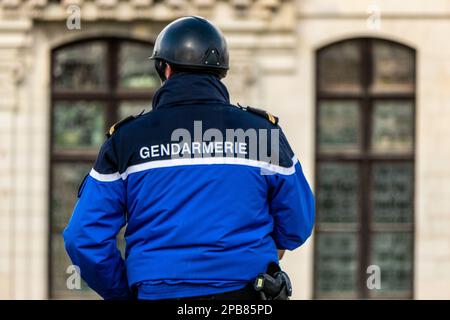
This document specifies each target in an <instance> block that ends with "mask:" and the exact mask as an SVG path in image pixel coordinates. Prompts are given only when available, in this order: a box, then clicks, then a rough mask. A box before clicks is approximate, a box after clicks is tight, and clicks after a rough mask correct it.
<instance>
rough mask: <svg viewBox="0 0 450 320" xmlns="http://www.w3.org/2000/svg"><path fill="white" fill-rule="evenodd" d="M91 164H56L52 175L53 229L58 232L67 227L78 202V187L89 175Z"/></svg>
mask: <svg viewBox="0 0 450 320" xmlns="http://www.w3.org/2000/svg"><path fill="white" fill-rule="evenodd" d="M91 167H92V164H90V163H70V162H68V163H56V164H54V165H53V168H52V170H53V174H52V228H53V229H54V230H55V231H56V232H58V231H62V230H63V228H65V226H66V225H67V222H68V221H69V218H70V216H71V214H72V210H73V207H74V205H75V202H76V200H77V193H78V187H79V186H80V184H81V182H82V180H83V178H84V176H85V175H86V174H88V173H89V170H90V169H91Z"/></svg>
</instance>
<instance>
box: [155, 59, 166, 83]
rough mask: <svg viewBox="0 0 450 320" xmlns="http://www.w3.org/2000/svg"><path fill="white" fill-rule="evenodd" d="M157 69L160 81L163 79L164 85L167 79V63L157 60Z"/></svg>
mask: <svg viewBox="0 0 450 320" xmlns="http://www.w3.org/2000/svg"><path fill="white" fill-rule="evenodd" d="M155 69H156V72H157V73H158V76H159V79H161V83H164V82H165V81H166V80H167V78H166V75H165V71H166V62H165V61H163V60H160V59H156V60H155Z"/></svg>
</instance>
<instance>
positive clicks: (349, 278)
mask: <svg viewBox="0 0 450 320" xmlns="http://www.w3.org/2000/svg"><path fill="white" fill-rule="evenodd" d="M316 246H317V248H316V274H315V276H316V285H317V287H316V291H317V294H318V296H319V297H320V296H321V295H322V296H324V297H326V296H327V294H330V295H331V294H332V295H334V297H339V296H340V295H348V294H352V293H355V291H356V289H357V288H356V281H357V267H358V256H357V253H358V245H357V236H356V234H354V233H335V232H327V233H317V235H316Z"/></svg>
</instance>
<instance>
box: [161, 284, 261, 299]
mask: <svg viewBox="0 0 450 320" xmlns="http://www.w3.org/2000/svg"><path fill="white" fill-rule="evenodd" d="M169 300H172V301H183V300H261V296H260V294H259V293H258V292H257V291H256V290H255V289H254V288H253V284H252V283H250V284H248V285H247V286H245V287H244V288H242V289H239V290H234V291H229V292H223V293H216V294H212V295H207V296H198V297H186V298H185V297H183V298H177V299H169Z"/></svg>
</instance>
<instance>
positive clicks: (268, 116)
mask: <svg viewBox="0 0 450 320" xmlns="http://www.w3.org/2000/svg"><path fill="white" fill-rule="evenodd" d="M237 105H238V107H239V108H240V109H242V110H245V111H248V112H251V113H254V114H257V115H258V116H261V117H263V118H266V119H267V120H269V122H270V123H271V124H273V125H275V126H276V125H277V124H278V121H279V119H278V117H276V116H274V115H273V114H271V113H269V112H267V111H265V110H262V109H258V108H253V107H249V106H247V107H243V106H241V105H240V104H239V103H238V104H237Z"/></svg>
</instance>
